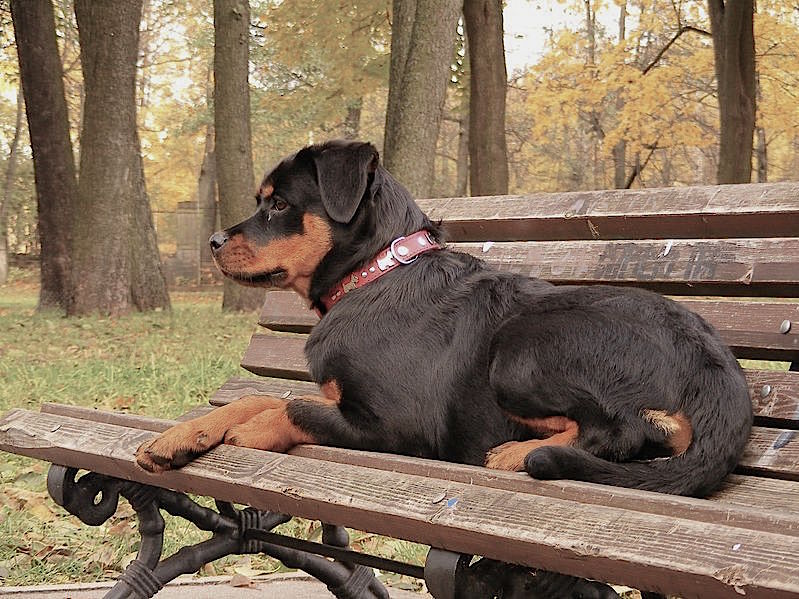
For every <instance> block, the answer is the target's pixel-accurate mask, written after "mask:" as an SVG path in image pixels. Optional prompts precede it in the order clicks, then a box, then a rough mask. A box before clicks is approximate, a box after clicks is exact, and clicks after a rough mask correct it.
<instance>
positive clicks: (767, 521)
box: [42, 403, 799, 534]
mask: <svg viewBox="0 0 799 599" xmlns="http://www.w3.org/2000/svg"><path fill="white" fill-rule="evenodd" d="M212 409H213V408H211V407H210V406H207V407H206V408H205V413H207V412H208V411H210V410H212ZM42 412H44V413H47V414H56V415H60V416H69V417H71V418H79V419H81V420H87V421H90V422H103V423H107V424H116V425H119V426H127V427H129V428H140V429H143V430H149V431H154V432H161V431H164V430H166V429H167V428H168V427H170V426H172V425H173V424H175V423H176V422H177V421H172V420H161V419H157V418H148V419H142V418H141V417H138V418H136V419H134V418H131V415H130V414H125V413H121V412H112V413H105V414H103V415H102V416H101V417H100V418H98V416H100V414H101V413H100V412H98V411H97V410H93V409H90V408H82V407H76V406H66V405H62V404H52V403H47V404H43V405H42ZM198 415H200V414H198ZM289 453H290V454H291V455H299V456H303V457H307V458H313V459H317V460H327V461H330V462H336V463H339V464H351V465H354V466H363V467H365V468H376V469H378V470H388V471H391V472H399V473H402V474H413V475H416V476H425V477H428V478H438V479H441V480H445V481H452V482H461V483H468V484H473V485H481V486H488V487H492V488H495V489H505V490H508V491H517V492H520V493H535V494H539V495H545V496H547V497H559V498H561V499H570V500H574V501H581V502H583V503H592V504H593V503H595V504H601V505H611V506H616V507H629V501H631V500H633V501H635V503H636V504H635V509H636V510H637V511H644V512H647V513H651V514H660V515H671V514H673V509H674V507H673V506H675V505H677V506H682V507H686V508H690V510H691V518H692V519H695V520H697V521H703V522H715V521H717V520H718V519H719V511H718V510H720V509H723V510H724V520H725V521H729V522H734V523H735V524H736V525H737V526H744V527H747V528H752V529H754V530H771V531H774V532H783V531H784V530H789V531H796V532H797V534H799V502H797V501H796V497H797V494H799V483H796V482H791V481H783V480H779V479H766V478H760V477H754V476H740V475H731V476H730V477H729V480H728V481H727V482H726V483H725V485H724V488H723V489H721V490H720V491H719V492H717V493H715V494H714V496H713V497H712V498H711V500H712V502H713V503H719V502H724V503H725V504H731V505H733V506H746V507H756V508H758V511H757V512H756V514H757V517H756V518H753V517H752V512H746V513H745V514H742V513H741V512H740V511H736V510H735V509H733V508H730V507H729V506H727V505H725V506H724V507H719V506H717V505H714V506H712V507H711V506H709V505H708V504H707V502H706V501H702V500H698V499H694V498H685V497H676V496H674V495H659V494H647V495H646V496H645V497H640V496H639V495H638V494H637V493H633V495H634V497H632V498H631V497H627V494H628V491H627V490H622V491H619V489H618V488H615V487H607V486H603V485H595V484H591V483H582V482H574V481H567V480H561V481H539V480H533V479H532V478H530V477H529V476H527V475H526V474H524V473H519V472H501V471H496V470H488V469H486V468H481V467H478V466H469V465H464V464H454V463H448V462H440V461H436V460H427V459H423V458H415V457H408V456H402V455H392V454H385V453H376V452H370V451H357V450H352V449H341V448H338V447H323V446H319V445H301V446H298V447H295V448H294V449H292V450H291V451H290V452H289ZM762 510H776V511H778V512H784V513H782V514H768V515H764V514H763V512H762Z"/></svg>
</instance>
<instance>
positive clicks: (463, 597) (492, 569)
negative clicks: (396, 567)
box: [424, 548, 620, 599]
mask: <svg viewBox="0 0 799 599" xmlns="http://www.w3.org/2000/svg"><path fill="white" fill-rule="evenodd" d="M424 579H425V582H426V583H427V588H428V590H429V591H430V594H431V595H433V597H435V599H483V598H485V597H503V598H504V599H550V598H552V597H562V598H564V599H566V598H568V597H580V598H581V599H620V598H619V595H618V594H617V593H616V592H615V591H614V590H613V589H612V588H611V587H609V586H608V585H606V584H603V583H601V582H594V581H592V580H586V579H584V578H576V577H574V576H568V575H566V574H558V573H557V572H548V571H546V570H536V569H532V568H525V567H524V566H516V565H514V564H507V563H504V562H498V561H496V560H492V559H487V558H482V559H479V560H477V561H476V562H474V563H472V556H471V555H464V554H460V553H453V552H451V551H444V550H441V549H436V548H431V549H430V552H429V553H428V554H427V560H426V562H425V566H424Z"/></svg>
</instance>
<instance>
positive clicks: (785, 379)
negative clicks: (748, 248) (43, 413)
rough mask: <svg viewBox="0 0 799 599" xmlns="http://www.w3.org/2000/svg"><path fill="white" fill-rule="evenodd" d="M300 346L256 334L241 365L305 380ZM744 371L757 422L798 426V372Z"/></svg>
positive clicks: (297, 340) (286, 339)
mask: <svg viewBox="0 0 799 599" xmlns="http://www.w3.org/2000/svg"><path fill="white" fill-rule="evenodd" d="M304 346H305V338H303V337H300V336H296V337H277V336H275V335H269V334H266V335H263V334H256V335H253V336H252V340H251V341H250V345H249V346H248V347H247V350H246V351H245V352H244V357H243V358H242V361H241V365H242V366H243V367H244V368H245V369H247V370H249V371H250V372H252V373H253V374H257V375H259V376H268V377H277V378H290V379H297V380H301V381H309V380H310V374H309V373H308V365H307V362H306V361H305V354H304V353H303V348H304ZM744 372H745V374H746V378H747V382H748V384H749V390H750V394H751V397H752V407H753V409H754V411H755V415H756V417H757V418H758V423H759V424H763V425H768V426H774V425H776V426H786V427H792V428H799V424H798V423H797V422H798V421H799V372H787V371H784V370H750V369H747V370H745V371H744ZM291 384H293V383H290V384H289V386H288V388H287V389H290V388H291ZM766 386H768V389H766V388H765V387H766ZM303 389H304V390H303V391H302V393H307V392H309V391H306V390H305V389H310V388H309V387H303ZM285 390H286V389H284V390H283V392H285Z"/></svg>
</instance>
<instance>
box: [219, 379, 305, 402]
mask: <svg viewBox="0 0 799 599" xmlns="http://www.w3.org/2000/svg"><path fill="white" fill-rule="evenodd" d="M319 392H320V390H319V386H318V385H317V384H316V383H311V382H306V381H293V380H291V379H278V378H260V379H253V378H243V377H233V378H230V379H228V380H227V381H225V382H224V383H223V384H222V386H221V387H220V388H219V389H217V391H216V392H215V393H214V394H213V395H212V396H211V399H210V400H209V403H210V404H211V405H213V406H223V405H225V404H228V403H230V402H231V401H234V400H236V399H238V398H240V397H244V396H245V395H258V394H264V393H265V394H267V395H273V396H274V397H286V394H287V393H288V394H289V395H288V397H290V398H294V397H300V396H302V395H314V394H318V393H319Z"/></svg>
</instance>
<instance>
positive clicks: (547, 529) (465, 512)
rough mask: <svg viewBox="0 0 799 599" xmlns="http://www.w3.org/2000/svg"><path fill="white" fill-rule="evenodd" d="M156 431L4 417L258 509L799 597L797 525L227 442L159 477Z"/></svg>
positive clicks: (91, 455) (479, 549)
mask: <svg viewBox="0 0 799 599" xmlns="http://www.w3.org/2000/svg"><path fill="white" fill-rule="evenodd" d="M151 436H152V433H150V432H146V431H141V430H136V429H130V428H125V427H119V426H115V425H110V424H102V423H94V424H92V425H91V426H90V427H87V426H86V422H84V421H81V420H77V419H72V418H67V417H62V416H54V415H50V414H40V413H34V412H27V411H25V410H14V411H12V412H10V413H9V414H7V415H6V416H5V417H4V418H3V419H2V420H0V449H4V450H11V451H14V452H17V453H22V454H24V455H29V456H31V457H36V458H40V459H44V460H47V461H55V462H56V463H59V462H60V463H65V462H66V463H69V464H70V465H73V466H76V467H80V468H85V469H87V470H92V471H94V472H99V473H102V474H109V475H112V476H118V477H121V478H126V479H130V480H137V481H140V482H144V483H157V484H159V485H163V486H167V487H169V488H174V489H177V490H180V491H186V492H193V493H200V494H203V495H212V496H214V497H217V498H219V499H222V500H227V501H235V502H238V503H244V504H247V505H251V506H253V507H256V508H259V509H271V510H275V511H280V512H284V513H291V514H295V515H298V516H302V517H307V518H313V519H324V520H325V521H328V522H331V523H334V524H340V525H345V526H355V527H360V528H365V529H367V530H370V531H373V532H375V533H379V534H387V535H390V536H394V537H397V538H403V539H409V540H414V541H417V542H421V543H425V544H429V545H432V546H437V547H442V546H443V547H447V548H449V549H450V550H454V551H459V552H463V553H471V554H479V555H485V556H488V557H493V558H496V559H502V560H506V561H511V562H515V563H520V564H525V565H528V566H532V567H542V568H546V569H550V570H556V571H566V572H569V573H571V574H574V575H578V576H585V577H589V578H595V579H598V580H605V581H611V582H617V583H621V584H629V585H633V586H636V587H638V588H642V589H645V590H652V591H658V592H670V593H676V594H679V595H681V596H683V597H685V598H690V597H696V598H699V597H701V598H703V599H714V598H737V597H738V596H740V594H741V593H746V594H747V595H749V596H752V597H763V598H772V597H773V598H781V599H782V598H785V599H787V598H789V597H795V596H796V595H797V593H799V533H797V532H796V530H794V529H788V528H786V529H783V531H782V532H781V533H776V532H765V531H756V530H751V529H748V528H745V527H739V526H736V525H734V524H731V523H728V522H725V521H724V520H723V519H720V520H719V521H717V522H715V523H714V524H713V527H712V532H709V531H708V525H707V523H706V522H703V521H696V520H694V519H692V516H691V514H692V512H691V510H682V509H678V508H676V509H675V512H674V515H673V516H659V515H654V514H651V513H648V512H639V511H636V510H635V505H636V503H635V502H632V503H631V505H630V506H629V508H625V509H619V508H615V507H608V506H601V505H585V504H583V503H581V502H576V501H570V500H565V499H560V498H554V497H543V496H538V495H532V494H528V493H519V492H513V491H507V490H503V489H495V488H490V487H482V486H476V485H466V484H462V483H455V482H449V481H448V482H447V483H446V485H442V481H441V480H439V479H430V478H426V477H419V476H414V475H408V474H397V473H393V472H389V471H383V470H376V469H371V468H368V469H367V468H362V467H359V466H352V465H345V464H334V463H331V462H328V461H322V460H313V459H307V458H303V457H300V456H289V455H280V454H272V453H268V452H261V451H257V450H249V449H243V448H237V447H228V446H221V447H219V448H216V449H215V450H213V451H211V452H209V453H208V454H206V455H205V456H203V457H201V458H199V459H198V460H197V461H196V462H193V463H192V464H189V465H188V466H186V467H185V468H183V469H181V470H178V471H174V472H169V473H166V474H163V475H150V474H148V473H145V472H144V471H142V470H141V469H139V468H137V467H136V465H135V463H134V460H133V452H134V451H135V449H136V447H138V446H139V445H140V444H141V443H142V442H143V441H145V440H146V439H148V438H150V437H151ZM442 492H444V493H445V499H443V500H439V497H440V495H441V493H442ZM636 493H642V492H636ZM642 494H643V493H642ZM753 517H755V516H754V515H753ZM785 517H787V516H785ZM686 548H691V550H690V551H686Z"/></svg>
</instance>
